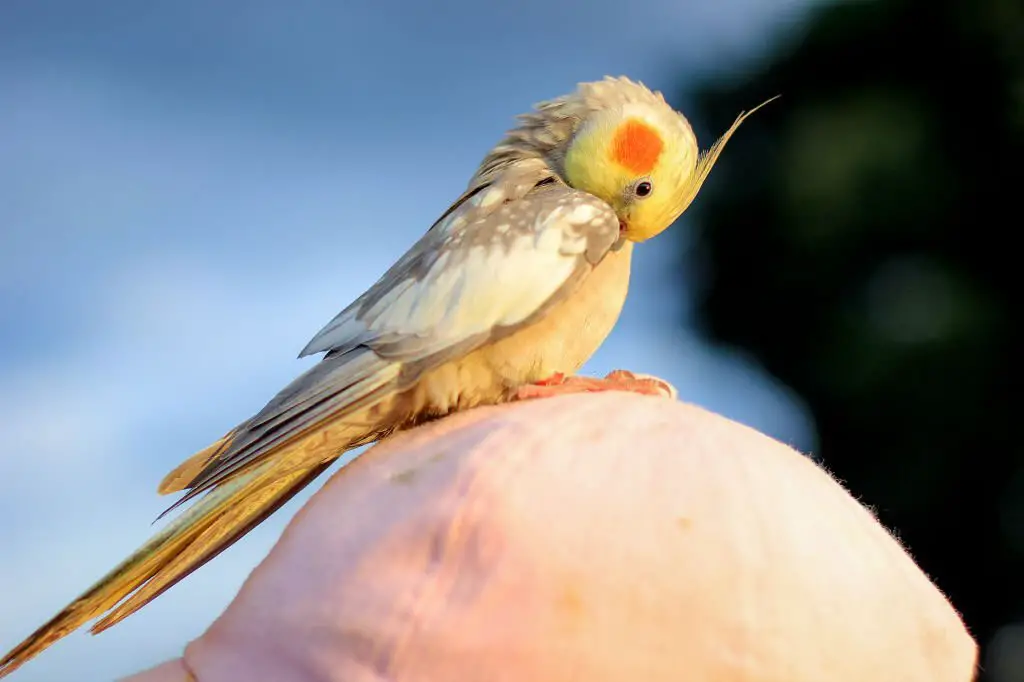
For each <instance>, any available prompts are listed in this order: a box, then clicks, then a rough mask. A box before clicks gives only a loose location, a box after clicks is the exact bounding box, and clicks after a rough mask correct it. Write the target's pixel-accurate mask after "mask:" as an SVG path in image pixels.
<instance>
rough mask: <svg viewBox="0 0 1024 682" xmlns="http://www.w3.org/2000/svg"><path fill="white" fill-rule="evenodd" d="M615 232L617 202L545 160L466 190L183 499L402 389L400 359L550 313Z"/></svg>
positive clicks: (470, 344) (327, 332)
mask: <svg viewBox="0 0 1024 682" xmlns="http://www.w3.org/2000/svg"><path fill="white" fill-rule="evenodd" d="M618 240H619V222H618V218H617V217H616V215H615V213H614V211H613V210H612V209H611V207H610V206H608V205H607V204H606V203H604V202H602V201H601V200H600V199H597V198H596V197H594V196H592V195H590V194H586V193H584V192H578V191H576V190H573V189H570V188H569V187H567V186H565V185H564V184H562V183H561V182H559V181H557V180H555V179H554V178H553V177H552V176H551V174H550V171H548V170H547V169H546V168H545V167H543V166H540V165H536V166H534V165H529V166H527V167H525V168H512V169H510V170H507V171H505V172H504V173H502V174H501V175H500V176H498V177H497V178H495V180H494V181H493V182H492V183H490V184H488V185H485V186H482V187H480V188H475V189H473V190H472V191H470V192H467V193H466V194H465V195H463V197H462V199H460V202H458V203H457V204H456V205H455V206H454V207H453V208H452V209H451V210H449V212H448V213H446V214H445V216H444V217H443V218H442V219H441V220H440V221H438V223H436V224H435V225H434V226H433V227H432V228H431V229H430V231H428V232H427V233H426V234H425V235H424V236H423V237H422V238H421V239H420V241H419V242H418V243H417V244H416V245H415V246H413V248H412V249H410V250H409V252H407V253H406V254H405V255H404V256H403V257H402V258H401V259H400V260H399V261H398V263H396V264H395V265H394V266H393V267H392V268H391V269H390V270H388V272H387V273H385V275H384V276H383V277H381V279H380V280H378V281H377V282H376V283H375V284H374V285H373V286H372V287H371V288H370V289H369V290H368V291H367V292H366V293H364V294H363V295H362V296H360V297H359V298H358V299H357V300H356V301H354V302H353V303H352V304H351V305H349V306H348V307H347V308H345V309H344V310H343V311H341V312H340V313H339V314H338V315H337V316H336V317H335V318H334V319H333V320H331V321H330V322H329V323H328V324H327V325H326V326H325V327H324V328H323V329H321V330H320V332H319V333H317V334H316V336H314V337H313V339H312V340H311V341H310V342H309V344H308V345H307V346H306V347H305V348H304V349H303V351H302V353H301V355H300V357H301V356H306V355H310V354H313V353H320V352H326V353H327V354H326V356H325V357H324V359H323V360H322V361H321V362H320V363H319V364H317V365H316V366H314V367H313V368H311V369H310V370H309V371H307V372H306V373H305V374H303V375H302V376H300V377H298V378H297V379H296V380H295V381H293V382H292V383H291V384H290V385H289V386H287V387H286V388H285V389H284V390H282V391H281V392H280V393H278V395H277V396H275V397H274V399H273V400H271V401H270V403H268V404H267V406H266V407H264V408H263V410H261V411H260V412H259V413H258V414H257V415H255V416H254V417H253V418H252V419H250V420H249V421H248V422H246V423H244V424H242V425H240V426H239V427H238V428H237V429H236V430H235V432H233V434H232V435H231V437H230V438H229V439H227V440H226V442H225V446H224V447H223V448H221V451H219V452H215V453H213V456H212V457H211V459H210V461H209V464H208V465H207V466H206V467H205V469H203V470H202V471H201V472H200V474H199V475H198V476H197V477H196V478H195V479H194V480H193V481H192V482H191V484H190V486H189V487H190V488H191V490H190V492H189V493H188V495H186V497H185V498H184V499H182V500H181V501H180V502H184V501H185V499H188V498H190V497H193V496H194V495H197V494H199V493H200V492H202V491H203V490H207V489H209V488H210V487H212V486H213V485H216V484H217V483H219V482H221V481H223V480H225V479H226V478H228V477H230V476H232V475H234V474H236V473H238V472H240V471H241V470H243V469H244V468H247V467H248V466H250V465H252V464H253V463H254V462H256V461H257V460H259V459H261V458H262V457H264V456H266V455H267V454H268V453H270V452H271V451H272V450H274V449H275V448H277V447H278V446H279V445H282V444H284V443H285V442H287V441H289V440H291V439H292V438H294V437H296V436H298V435H299V434H301V433H304V432H306V431H308V430H310V429H312V428H315V427H316V426H318V425H319V424H321V423H322V422H323V421H324V420H326V419H334V418H336V417H338V416H341V415H344V414H346V413H349V412H353V411H355V410H357V409H361V408H362V407H365V406H367V405H368V404H372V403H373V402H375V401H378V400H380V399H381V397H383V396H385V395H388V394H390V393H391V392H393V391H395V390H401V388H404V386H400V385H399V384H398V381H399V375H400V374H403V373H401V372H400V370H401V369H402V368H403V367H407V366H409V365H411V364H412V363H415V364H416V368H417V369H418V370H420V372H422V371H425V370H428V369H430V368H432V367H436V366H438V365H440V364H442V363H444V362H445V361H446V360H448V359H450V358H451V357H453V356H457V355H459V354H464V353H467V352H469V351H470V350H472V349H474V348H477V347H479V346H481V345H483V344H485V343H487V342H488V341H490V340H493V339H495V338H498V337H500V336H503V335H505V334H508V333H510V332H512V331H514V330H515V329H516V328H518V327H519V326H521V325H523V324H527V323H529V322H530V321H531V320H534V319H536V318H537V317H538V316H541V315H543V314H544V312H545V311H546V310H547V309H548V308H550V307H551V306H552V305H553V304H555V303H557V302H558V301H559V300H561V299H562V298H564V297H565V296H568V295H570V294H571V293H572V292H573V291H574V290H575V288H576V287H577V286H578V284H579V282H580V281H581V280H582V279H583V278H584V277H586V275H587V274H588V273H589V272H590V271H591V269H592V268H593V266H594V265H595V264H597V263H598V262H600V261H601V259H602V258H603V257H604V256H605V254H607V253H608V251H609V250H611V248H612V247H613V246H614V245H615V244H616V243H617V242H618ZM407 375H408V373H404V375H403V381H408V378H407ZM180 502H179V503H180Z"/></svg>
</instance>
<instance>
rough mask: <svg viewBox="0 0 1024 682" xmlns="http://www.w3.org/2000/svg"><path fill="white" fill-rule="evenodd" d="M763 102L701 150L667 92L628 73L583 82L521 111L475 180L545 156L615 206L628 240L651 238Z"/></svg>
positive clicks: (567, 177)
mask: <svg viewBox="0 0 1024 682" xmlns="http://www.w3.org/2000/svg"><path fill="white" fill-rule="evenodd" d="M766 103H767V102H766ZM761 106H764V105H761ZM758 108H760V107H757V108H755V109H754V110H753V111H750V112H748V113H746V114H741V115H740V116H739V118H737V119H736V121H735V123H733V124H732V126H731V127H730V128H729V130H727V131H726V132H725V134H724V135H722V137H721V138H719V140H718V141H717V142H715V143H714V144H713V145H711V148H710V149H708V150H707V151H706V152H704V153H703V154H701V152H700V149H699V148H698V146H697V138H696V137H695V136H694V134H693V129H692V128H690V124H689V122H688V121H687V120H686V118H685V117H684V116H683V115H682V114H680V113H679V112H677V111H675V110H673V109H672V107H671V106H669V105H668V103H667V102H665V98H664V97H663V96H662V95H661V93H658V92H652V91H651V90H649V89H648V88H647V87H645V86H644V85H643V84H642V83H637V82H634V81H631V80H629V79H628V78H605V79H604V80H600V81H594V82H590V83H581V84H580V85H579V87H578V89H577V90H576V92H574V93H572V94H569V95H566V96H564V97H560V98H558V99H554V100H550V101H547V102H542V103H540V104H538V105H537V106H536V108H535V110H534V111H533V112H530V113H528V114H524V115H522V116H520V125H519V127H518V128H516V129H514V130H512V131H510V132H509V133H508V137H506V138H505V140H503V141H502V143H501V144H499V145H498V146H497V147H495V148H494V149H493V150H492V151H491V153H490V154H489V155H488V156H487V158H486V159H485V160H484V162H483V164H482V165H481V167H480V170H479V171H478V173H477V175H476V176H475V177H474V180H473V181H472V182H471V183H470V184H471V186H472V185H473V184H474V183H478V182H480V181H481V179H484V178H487V177H489V176H491V175H492V174H493V173H496V172H499V171H500V169H501V168H502V167H504V166H505V165H506V164H508V163H515V162H516V161H517V160H522V159H528V158H538V157H539V158H540V159H543V160H544V161H545V162H546V163H547V165H548V166H549V167H550V168H551V169H552V170H554V171H555V172H556V173H558V174H559V175H560V176H561V178H562V180H564V181H565V183H566V184H568V185H569V186H571V187H574V188H576V189H579V190H583V191H584V192H589V193H591V194H593V195H595V196H597V197H599V198H601V199H603V200H604V201H606V202H607V203H608V204H609V205H611V206H612V208H614V209H615V212H616V213H617V214H618V216H619V222H620V224H621V225H622V232H623V235H624V236H625V237H626V238H627V239H630V240H632V241H637V242H640V241H644V240H646V239H650V238H651V237H653V236H654V235H656V234H658V233H659V232H662V231H663V230H665V228H667V227H668V226H669V225H671V224H672V223H673V222H675V220H676V218H678V217H679V216H680V215H681V214H682V213H683V211H685V210H686V207H687V206H689V205H690V202H691V201H693V199H694V197H695V196H696V195H697V192H698V191H699V190H700V187H701V184H702V183H703V182H704V179H705V178H707V176H708V173H709V172H710V171H711V167H712V165H713V164H714V163H715V160H716V159H717V158H718V155H719V153H720V152H721V151H722V148H723V147H724V146H725V143H726V141H727V140H728V139H729V137H730V136H731V135H732V134H733V133H734V132H735V131H736V128H737V127H739V125H740V123H742V122H743V119H744V118H746V117H747V116H749V115H750V114H752V113H753V112H754V111H756V110H757V109H758Z"/></svg>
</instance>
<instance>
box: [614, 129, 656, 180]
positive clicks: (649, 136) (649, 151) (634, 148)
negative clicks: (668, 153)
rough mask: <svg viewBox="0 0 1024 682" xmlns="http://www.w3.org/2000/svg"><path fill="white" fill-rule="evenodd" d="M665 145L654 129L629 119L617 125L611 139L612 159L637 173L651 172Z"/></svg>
mask: <svg viewBox="0 0 1024 682" xmlns="http://www.w3.org/2000/svg"><path fill="white" fill-rule="evenodd" d="M664 146H665V143H664V142H663V141H662V139H661V136H660V135H659V134H658V132H657V131H656V130H654V129H653V128H651V127H650V126H649V125H647V124H646V123H644V122H643V121H637V120H629V121H626V122H625V123H623V124H622V125H620V126H619V129H618V130H616V131H615V139H613V140H612V146H611V156H612V160H613V161H615V163H617V164H619V165H620V166H624V167H626V168H628V169H629V170H630V171H632V172H633V173H636V174H637V175H645V174H647V173H650V172H651V169H652V168H654V164H656V163H657V162H658V157H659V156H661V149H662V147H664Z"/></svg>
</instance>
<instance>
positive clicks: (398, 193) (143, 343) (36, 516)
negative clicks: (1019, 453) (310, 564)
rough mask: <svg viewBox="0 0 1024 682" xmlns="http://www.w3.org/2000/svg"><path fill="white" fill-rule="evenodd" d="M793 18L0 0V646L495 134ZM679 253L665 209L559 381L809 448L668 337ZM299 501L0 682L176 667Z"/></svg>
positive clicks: (766, 395)
mask: <svg viewBox="0 0 1024 682" xmlns="http://www.w3.org/2000/svg"><path fill="white" fill-rule="evenodd" d="M810 1H812V0H719V2H716V3H696V2H678V1H673V0H649V1H648V2H645V3H643V4H628V3H619V2H611V1H609V0H591V1H589V2H587V1H584V0H580V1H578V2H563V3H552V2H550V1H549V2H541V1H539V0H520V1H519V2H516V3H504V4H498V3H493V4H491V5H490V6H488V5H486V3H471V2H447V3H418V4H414V3H412V2H396V1H394V0H388V1H384V2H375V3H336V2H335V3H327V2H313V1H312V0H300V1H298V2H290V3H284V2H276V3H271V2H248V3H241V2H237V1H235V0H222V1H221V2H217V3H210V2H202V1H200V0H177V1H176V2H174V3H139V2H128V1H121V2H112V1H107V2H103V1H99V2H91V3H73V2H52V1H47V0H5V1H4V2H3V3H2V4H0V584H2V585H3V586H4V587H3V593H4V595H5V596H4V598H3V600H2V603H0V649H4V650H6V649H7V648H9V646H11V645H13V644H15V643H16V642H17V641H18V640H19V639H20V638H21V637H22V636H24V635H25V634H27V633H28V632H29V631H30V630H31V629H32V628H34V627H35V626H37V625H38V624H39V623H40V622H42V621H43V620H44V619H45V618H47V617H49V616H50V615H52V613H53V612H54V611H56V610H57V609H59V608H60V607H62V606H63V605H64V604H65V603H66V602H67V601H68V600H70V599H71V598H73V597H74V596H75V595H76V594H77V593H78V592H80V591H81V590H82V589H84V588H85V587H86V586H88V584H89V583H90V582H91V581H92V580H94V579H95V578H97V577H98V576H99V575H101V574H102V573H104V572H105V571H106V570H107V569H108V568H110V567H111V566H112V565H113V564H115V563H116V562H117V561H119V560H120V559H121V558H123V556H125V555H126V554H128V553H129V552H130V551H132V550H133V549H134V548H135V547H136V546H137V545H139V544H140V543H141V542H142V541H144V540H145V539H146V538H147V537H148V536H149V534H150V533H151V532H152V531H153V528H152V527H151V526H150V522H151V521H152V520H153V518H154V517H155V516H156V514H158V513H159V512H160V511H161V510H162V509H163V508H164V507H165V506H166V504H167V502H168V500H167V499H164V498H160V497H158V496H157V495H156V494H155V486H156V483H157V482H158V481H159V479H160V478H161V477H162V475H163V474H164V473H166V471H167V470H169V469H170V468H171V467H173V466H174V465H175V464H176V463H177V462H178V461H179V460H180V459H182V458H183V457H184V456H187V455H188V454H191V453H192V452H193V451H195V450H197V449H198V448H200V447H202V446H204V445H205V444H207V443H208V442H209V441H211V440H213V439H215V438H216V437H219V436H220V435H221V434H222V433H223V432H224V431H225V430H226V429H228V428H230V427H231V426H233V425H234V424H235V423H237V422H238V421H240V420H241V419H243V418H245V417H246V416H248V415H249V414H250V413H251V412H252V411H254V410H256V409H258V408H259V407H261V406H262V404H263V403H264V402H265V401H266V400H267V399H268V398H269V397H270V396H271V395H272V394H273V393H274V392H275V391H276V390H277V389H278V388H280V387H281V385H283V384H284V383H285V382H287V381H288V380H289V379H291V378H292V377H293V376H294V375H296V374H297V373H299V372H300V371H301V370H302V369H303V368H305V367H307V366H308V365H309V363H310V362H311V360H310V359H307V360H305V361H297V360H295V359H294V358H295V355H296V353H297V352H298V350H299V349H300V348H302V346H303V345H304V344H305V343H306V341H307V340H308V339H309V338H310V337H311V336H312V335H313V333H315V332H316V331H317V330H318V329H319V328H320V326H321V325H322V324H323V323H325V322H326V321H327V320H329V319H330V318H331V317H332V316H333V315H334V314H335V313H336V312H337V311H338V310H339V309H340V308H342V307H343V306H344V305H345V304H347V303H348V302H349V301H350V300H351V299H352V298H354V297H355V296H357V295H358V294H359V293H361V292H362V290H363V289H364V288H365V287H366V286H368V285H369V284H371V283H372V282H373V281H374V280H375V279H376V278H377V277H378V276H379V275H380V274H381V273H382V272H383V271H384V270H385V269H386V268H387V266H388V265H390V264H391V262H392V261H393V260H394V259H395V258H396V257H397V256H399V255H400V254H401V253H402V251H404V249H405V248H407V247H408V246H409V245H411V244H412V243H413V242H414V241H415V239H416V238H417V237H418V236H419V235H420V234H421V233H422V232H423V231H424V230H425V229H426V228H427V227H428V226H429V225H430V224H431V223H432V222H433V220H434V219H435V218H436V216H437V215H438V214H440V213H441V212H442V211H443V210H444V209H445V208H446V207H447V204H448V203H449V202H450V201H451V200H452V199H454V198H455V197H456V196H458V194H459V193H460V191H461V189H462V188H463V186H464V184H465V182H466V181H467V180H468V178H469V176H470V174H471V173H472V172H473V170H474V169H475V167H476V164H477V163H478V161H479V159H480V157H481V156H482V154H483V153H484V152H485V151H486V150H487V148H488V147H490V146H491V145H492V144H493V143H494V142H496V141H497V140H498V139H499V138H500V136H501V134H502V133H503V132H504V131H505V130H506V129H507V128H508V127H509V126H510V125H511V124H512V119H513V116H514V115H515V114H517V113H520V112H522V111H525V110H526V109H528V108H529V107H530V106H531V105H532V104H533V103H535V102H537V101H539V100H542V99H547V98H550V97H552V96H556V95H559V94H562V93H564V92H566V91H568V90H570V89H572V88H573V87H574V86H575V84H576V83H577V82H578V81H581V80H591V79H596V78H600V77H602V76H604V75H605V74H613V75H618V74H625V75H629V76H632V77H634V78H639V79H641V80H643V81H645V82H646V83H647V84H649V85H651V86H652V87H655V88H660V89H664V90H665V91H666V94H667V95H669V97H670V99H671V98H674V97H675V95H676V94H677V93H678V92H679V91H680V89H681V87H682V86H683V85H684V84H685V83H686V82H687V81H688V79H693V78H697V77H699V76H702V75H705V74H708V73H712V72H715V71H716V70H720V69H724V70H733V69H741V68H743V65H744V64H747V63H750V61H751V60H755V59H757V58H758V56H759V55H761V54H763V53H764V51H765V50H767V49H768V48H769V47H770V46H771V45H772V43H773V41H774V40H775V36H777V35H778V33H779V32H780V31H781V32H783V33H784V32H785V31H786V30H787V28H792V27H793V26H794V25H796V24H797V22H798V21H799V18H800V16H801V15H802V12H803V10H804V8H805V5H806V4H807V3H808V2H810ZM346 5H349V6H346ZM677 104H679V105H684V104H685V103H677ZM751 104H752V105H753V104H756V102H752V103H751ZM702 142H703V143H704V144H705V145H706V144H707V142H708V141H707V140H703V141H702ZM730 144H733V145H736V144H743V135H742V131H741V132H740V134H739V135H738V136H737V137H736V138H734V141H733V142H731V143H730ZM726 153H728V151H726ZM709 182H714V174H712V176H711V180H710V181H709ZM698 201H699V199H698ZM688 237H689V233H688V231H687V225H686V220H685V218H684V220H683V221H681V223H680V225H678V226H677V227H676V228H675V230H674V233H673V234H672V235H671V236H669V235H666V236H664V237H661V238H659V240H657V241H655V242H650V243H648V244H646V245H644V246H643V247H641V248H640V249H639V251H638V254H637V258H636V264H635V266H634V280H633V288H632V292H631V297H630V300H629V301H628V302H627V306H626V309H625V311H624V313H623V315H622V318H621V321H620V323H619V326H618V328H617V329H616V330H615V332H614V333H613V334H612V336H611V338H610V339H609V340H608V342H607V343H606V345H605V346H604V348H602V350H601V351H600V352H599V353H598V355H597V356H596V357H595V358H594V359H593V360H592V361H591V362H590V363H589V365H588V366H587V368H586V370H585V371H587V372H589V373H593V374H603V373H605V372H607V371H608V370H610V369H613V368H616V367H624V368H628V369H632V370H635V371H641V372H650V373H654V374H658V375H660V376H663V377H665V378H666V379H669V380H670V381H672V382H673V383H674V384H675V385H676V386H677V387H678V388H679V390H680V394H681V397H682V398H683V399H684V400H687V401H691V402H695V403H698V404H700V405H704V406H706V407H708V408H710V409H713V410H715V411H718V412H721V413H723V414H725V415H727V416H730V417H732V418H734V419H737V420H739V421H742V422H744V423H747V424H750V425H752V426H754V427H756V428H758V429H761V430H763V431H765V432H767V433H769V434H771V435H774V436H776V437H779V438H781V439H783V440H785V441H787V442H791V443H795V444H797V445H798V446H800V447H801V448H803V449H807V448H812V447H813V434H812V432H811V429H810V427H809V425H808V424H807V421H806V418H805V415H804V413H803V411H802V409H801V407H800V405H799V404H798V402H796V401H795V399H794V398H793V396H792V395H790V394H789V393H788V392H787V391H786V390H785V388H784V387H781V386H779V385H777V384H776V383H775V382H773V381H772V380H771V378H770V377H767V376H765V375H764V374H763V372H761V371H760V370H759V369H758V368H757V367H756V366H755V365H753V364H752V363H750V362H748V361H747V360H746V359H744V358H743V357H741V356H738V355H735V354H732V353H729V352H727V351H724V350H721V349H717V350H716V349H712V348H709V347H707V346H706V345H705V344H703V343H702V342H701V341H700V340H699V339H698V338H697V337H695V336H694V335H693V334H692V333H691V332H689V331H687V330H686V329H685V328H684V327H683V326H682V325H681V324H680V321H681V320H684V319H685V318H686V315H687V309H688V308H687V307H688V304H687V292H686V291H685V290H684V289H683V288H682V285H681V282H682V281H683V280H682V278H681V277H679V276H678V274H677V273H675V272H674V271H675V270H676V269H677V268H679V267H680V265H679V263H680V253H681V252H682V250H683V248H684V247H685V243H686V240H687V238H688ZM318 486H319V484H317V485H316V486H314V487H318ZM306 497H307V495H303V496H301V498H300V499H299V500H297V501H293V502H292V503H291V504H289V505H288V506H287V507H286V508H285V509H284V510H283V511H282V512H279V513H278V515H276V516H275V517H274V518H273V519H271V520H270V521H268V522H267V523H266V524H264V526H263V527H261V528H259V529H257V531H255V532H254V533H253V534H251V535H250V536H249V537H247V538H246V539H245V540H244V541H243V542H241V543H239V544H238V545H236V546H235V547H234V548H232V549H231V550H229V551H228V552H227V553H225V554H224V555H222V556H221V557H220V558H218V559H217V560H216V561H215V562H213V563H212V564H210V565H208V566H207V567H205V568H204V569H202V570H201V571H200V572H198V573H196V574H195V575H193V576H192V577H191V578H189V580H188V581H186V582H185V583H183V584H182V585H179V586H178V587H176V588H175V589H174V590H172V591H171V592H169V593H168V594H166V595H164V596H163V597H161V598H160V599H159V600H157V602H155V603H154V604H152V605H151V606H149V607H147V608H146V609H145V610H144V611H143V612H141V613H139V614H137V615H135V616H133V617H132V618H131V619H129V620H128V621H126V622H125V623H124V624H123V625H121V626H119V627H117V628H115V629H114V630H112V631H109V632H107V633H104V634H103V635H102V636H100V637H97V638H90V637H87V636H85V635H83V634H81V633H79V634H76V635H73V636H72V637H70V638H68V639H67V640H65V641H64V642H62V643H60V644H58V645H56V646H55V647H54V648H53V649H51V650H50V651H48V652H47V653H46V654H44V655H43V656H42V657H41V658H40V659H38V660H37V661H36V662H34V663H32V664H30V665H29V666H27V667H26V668H24V669H23V670H22V671H19V673H18V674H17V675H16V676H15V677H14V679H15V680H22V681H24V682H30V681H31V680H37V681H44V680H45V681H46V682H53V681H54V680H70V679H75V680H79V681H81V682H91V681H92V680H107V679H111V678H112V677H114V676H116V675H122V674H127V673H129V672H131V671H133V670H136V669H139V668H141V667H144V666H147V665H150V664H153V663H156V662H158V661H160V660H162V659H164V658H168V657H171V656H174V655H176V654H177V653H179V652H180V649H181V646H182V645H183V644H184V643H185V642H186V641H187V640H188V639H189V638H191V637H194V636H196V635H198V634H199V633H201V632H202V631H203V629H205V627H206V626H207V625H208V623H209V622H210V620H211V619H212V618H213V616H214V615H215V614H216V613H217V612H218V611H219V610H220V609H221V608H222V607H223V606H224V605H225V604H226V603H227V602H228V601H229V600H230V599H231V597H232V596H233V595H234V593H235V591H236V590H237V588H238V586H239V585H240V584H241V581H242V580H243V578H244V577H245V575H246V574H247V572H248V571H249V570H250V569H251V568H252V567H253V566H254V565H255V564H256V563H257V562H258V561H259V560H260V559H261V558H262V557H263V556H264V555H265V553H266V551H267V549H268V548H269V547H270V545H271V544H272V543H273V541H274V540H275V539H276V537H277V536H278V534H279V533H280V531H281V528H282V527H283V525H284V524H285V523H286V522H287V520H288V519H289V518H290V517H291V515H292V514H293V513H294V510H295V508H296V505H297V504H301V502H302V501H303V500H305V499H306Z"/></svg>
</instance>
